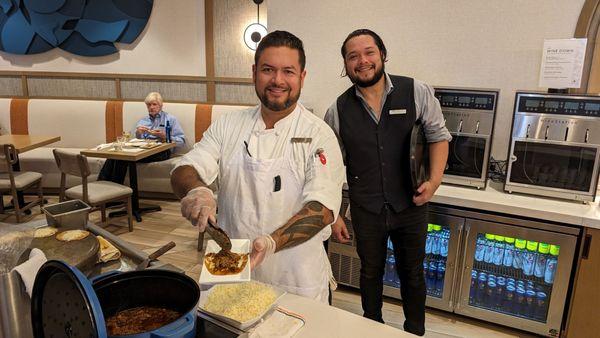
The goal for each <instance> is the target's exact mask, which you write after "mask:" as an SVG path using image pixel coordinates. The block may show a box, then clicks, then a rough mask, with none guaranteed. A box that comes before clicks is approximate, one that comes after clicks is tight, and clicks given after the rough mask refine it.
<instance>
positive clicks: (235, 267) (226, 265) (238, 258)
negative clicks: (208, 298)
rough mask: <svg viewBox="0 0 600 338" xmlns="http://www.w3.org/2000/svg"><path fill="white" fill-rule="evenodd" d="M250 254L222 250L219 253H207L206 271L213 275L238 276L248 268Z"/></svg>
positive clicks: (205, 260)
mask: <svg viewBox="0 0 600 338" xmlns="http://www.w3.org/2000/svg"><path fill="white" fill-rule="evenodd" d="M247 263H248V254H247V253H245V254H237V253H235V252H231V251H226V250H221V251H219V252H218V253H214V252H211V253H207V254H206V255H204V264H205V265H206V269H207V270H208V272H210V273H211V274H213V275H218V276H222V275H236V274H238V273H240V272H242V270H244V267H246V264H247Z"/></svg>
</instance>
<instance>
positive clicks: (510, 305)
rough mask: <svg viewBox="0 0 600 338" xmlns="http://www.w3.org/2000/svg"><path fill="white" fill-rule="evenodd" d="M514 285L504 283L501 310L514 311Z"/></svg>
mask: <svg viewBox="0 0 600 338" xmlns="http://www.w3.org/2000/svg"><path fill="white" fill-rule="evenodd" d="M515 291H516V289H515V286H514V285H511V284H508V282H507V285H506V292H504V301H503V302H502V310H504V311H506V312H509V313H516V312H517V311H515Z"/></svg>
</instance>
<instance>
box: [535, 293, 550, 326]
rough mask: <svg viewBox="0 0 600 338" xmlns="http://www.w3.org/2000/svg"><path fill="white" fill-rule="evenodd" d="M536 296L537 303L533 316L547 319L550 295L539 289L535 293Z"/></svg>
mask: <svg viewBox="0 0 600 338" xmlns="http://www.w3.org/2000/svg"><path fill="white" fill-rule="evenodd" d="M535 298H536V303H535V310H534V312H533V318H534V319H536V320H539V321H542V322H543V321H545V320H546V313H547V312H548V309H547V306H548V296H547V295H546V293H544V292H541V291H538V292H536V294H535Z"/></svg>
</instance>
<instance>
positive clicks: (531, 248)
mask: <svg viewBox="0 0 600 338" xmlns="http://www.w3.org/2000/svg"><path fill="white" fill-rule="evenodd" d="M537 248H538V242H535V241H527V250H526V251H525V253H524V254H523V274H525V276H533V269H534V267H535V261H536V257H537Z"/></svg>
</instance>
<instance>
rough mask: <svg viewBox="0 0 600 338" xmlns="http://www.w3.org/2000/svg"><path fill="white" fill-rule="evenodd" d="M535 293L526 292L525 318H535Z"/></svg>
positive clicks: (531, 291)
mask: <svg viewBox="0 0 600 338" xmlns="http://www.w3.org/2000/svg"><path fill="white" fill-rule="evenodd" d="M535 298H536V297H535V291H533V290H527V291H526V292H525V316H527V317H529V318H533V314H534V312H535V300H536V299H535Z"/></svg>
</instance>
